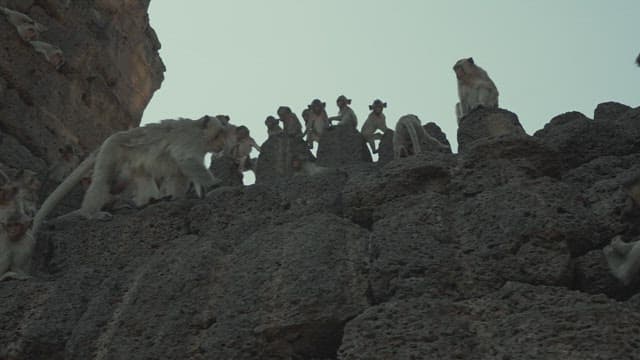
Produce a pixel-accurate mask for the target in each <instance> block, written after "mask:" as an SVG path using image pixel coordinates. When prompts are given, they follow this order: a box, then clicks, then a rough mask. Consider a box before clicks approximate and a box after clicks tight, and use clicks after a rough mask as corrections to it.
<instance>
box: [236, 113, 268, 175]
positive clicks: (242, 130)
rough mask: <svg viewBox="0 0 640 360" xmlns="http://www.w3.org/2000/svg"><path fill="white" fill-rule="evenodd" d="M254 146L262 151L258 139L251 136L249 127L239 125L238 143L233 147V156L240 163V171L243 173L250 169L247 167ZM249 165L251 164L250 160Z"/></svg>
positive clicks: (237, 132)
mask: <svg viewBox="0 0 640 360" xmlns="http://www.w3.org/2000/svg"><path fill="white" fill-rule="evenodd" d="M252 147H253V148H255V149H256V150H258V151H261V150H260V146H258V144H256V141H255V140H254V139H253V138H252V137H251V135H250V133H249V128H247V127H246V126H243V125H241V126H238V127H237V128H236V143H235V144H234V146H233V148H231V157H232V158H233V159H234V161H235V162H236V164H238V171H239V172H240V173H241V174H242V173H243V172H245V171H247V170H250V169H248V168H247V160H249V154H250V153H251V148H252ZM249 166H251V162H250V161H249Z"/></svg>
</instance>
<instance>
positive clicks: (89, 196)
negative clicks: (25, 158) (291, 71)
mask: <svg viewBox="0 0 640 360" xmlns="http://www.w3.org/2000/svg"><path fill="white" fill-rule="evenodd" d="M1 10H2V12H4V13H5V15H6V16H7V17H8V18H9V21H10V22H11V23H12V24H14V26H16V28H17V29H18V33H19V34H20V36H21V37H22V38H23V39H25V40H26V41H33V40H32V39H34V37H35V38H37V34H38V32H39V31H42V28H41V27H39V24H37V23H35V22H34V21H33V20H31V19H30V18H28V17H26V15H24V14H20V13H17V12H14V11H12V10H8V9H4V8H3V9H1ZM37 46H38V45H37V44H36V45H34V47H36V48H37ZM59 55H60V56H61V55H62V53H61V52H60V53H59ZM46 56H49V55H46ZM48 59H49V58H48ZM60 59H62V58H60ZM50 61H51V60H50ZM636 61H637V63H638V65H640V56H638V59H637V60H636ZM54 65H55V64H54ZM453 70H454V72H455V74H456V78H457V83H458V96H459V100H460V101H459V102H458V103H457V104H456V106H455V112H456V116H457V119H458V122H460V121H461V120H462V119H463V118H464V117H465V116H466V115H467V114H469V113H470V112H471V111H473V110H474V109H476V108H478V107H485V108H497V107H498V90H497V88H496V86H495V84H494V83H493V81H492V80H491V79H490V78H489V76H488V74H487V72H486V71H484V70H483V69H482V68H480V67H479V66H477V65H476V64H475V62H474V60H473V58H465V59H461V60H459V61H457V62H456V63H455V65H454V66H453ZM336 103H337V105H338V108H339V112H338V115H337V116H334V117H328V116H327V113H326V110H325V107H326V104H325V103H323V102H321V101H320V100H318V99H314V100H313V101H312V102H311V104H309V105H308V107H307V109H305V110H304V111H303V112H302V117H303V119H304V120H305V124H306V131H305V134H306V142H307V145H308V146H309V147H313V142H319V140H320V138H321V137H322V136H323V135H324V134H325V132H326V130H327V129H329V128H330V124H331V122H333V121H337V122H338V126H349V127H353V128H355V127H357V124H358V121H357V117H356V115H355V113H354V111H353V110H352V109H351V108H350V107H349V105H350V103H351V100H350V99H348V98H347V97H345V96H344V95H341V96H340V97H338V99H337V101H336ZM385 107H386V103H384V102H382V101H381V100H375V101H374V102H373V103H372V104H371V105H370V107H369V108H370V110H371V113H370V115H369V117H368V118H367V120H366V121H365V123H364V124H363V126H362V129H361V133H362V136H363V138H364V139H365V140H366V142H367V143H368V144H369V146H370V147H371V150H372V151H373V152H374V153H375V152H377V151H378V149H377V148H376V146H375V140H380V139H381V138H382V134H380V133H377V131H378V130H380V131H382V132H385V131H387V130H388V128H387V126H386V121H385V115H384V113H383V109H384V108H385ZM277 113H278V116H279V117H280V118H279V119H276V118H274V117H272V116H270V117H267V119H266V120H265V125H266V126H267V131H268V134H269V136H291V137H296V138H302V137H303V133H302V126H301V124H300V121H299V120H298V118H297V116H296V115H295V114H294V113H293V112H292V111H291V109H290V108H289V107H286V106H281V107H280V108H279V109H278V111H277ZM280 122H282V124H283V127H282V128H281V127H280V126H279V123H280ZM425 143H430V144H431V146H432V148H433V146H435V148H436V149H438V148H445V147H446V145H444V144H442V143H440V142H439V141H438V140H437V139H435V138H433V137H432V136H430V135H429V134H427V133H426V131H425V130H424V128H423V127H422V124H421V122H420V120H419V119H418V117H417V116H415V115H405V116H402V117H401V118H400V119H399V120H398V122H397V124H396V127H395V132H394V134H393V152H394V158H396V159H397V158H400V157H405V156H410V155H414V154H417V153H420V152H421V144H425ZM251 148H256V149H257V150H258V151H260V147H259V146H258V145H257V144H256V142H255V140H254V139H253V138H251V136H250V133H249V129H248V128H247V127H245V126H234V125H232V124H231V123H230V118H229V117H228V116H225V115H218V116H208V115H205V116H203V117H202V118H200V119H197V120H191V119H177V120H163V121H162V122H160V123H156V124H148V125H146V126H144V127H138V128H133V129H129V130H126V131H120V132H117V133H114V134H112V135H111V136H109V137H108V138H107V139H106V140H105V141H104V142H103V143H102V145H100V147H99V148H98V149H96V150H95V151H93V152H92V153H91V154H89V155H88V156H87V157H86V158H85V159H84V160H83V161H82V162H80V161H79V157H78V156H77V155H75V153H74V151H73V149H71V148H69V147H65V148H63V149H61V150H60V155H61V159H62V161H61V162H60V163H59V164H56V165H55V166H54V167H52V169H51V171H50V178H55V179H56V180H60V181H62V182H61V183H60V184H59V185H58V187H57V188H56V189H55V190H54V191H53V192H52V193H51V194H49V196H48V197H47V199H46V200H45V201H44V202H43V204H42V206H41V207H40V209H39V210H37V211H36V209H37V203H38V201H37V200H38V199H37V195H36V194H37V191H38V189H39V187H40V183H39V181H38V180H37V178H36V174H35V173H33V172H30V171H20V172H19V173H18V174H17V175H16V176H15V180H10V178H9V177H8V176H7V175H6V174H5V173H4V172H2V171H0V176H2V177H3V178H4V185H2V186H1V187H0V226H1V228H0V281H2V280H5V279H26V278H28V277H29V275H28V273H29V269H30V261H31V256H32V253H33V250H34V247H35V238H36V233H37V231H38V230H39V228H40V227H41V226H42V224H43V222H44V220H45V218H46V217H47V215H48V214H49V213H50V212H51V211H52V210H53V209H54V208H55V206H56V205H57V204H58V203H59V202H60V201H61V200H62V199H63V198H64V197H65V196H66V195H67V194H68V193H69V192H70V191H71V190H72V189H73V188H74V187H75V186H76V185H77V184H78V183H82V182H84V181H87V179H89V180H88V181H87V182H88V187H87V189H86V191H85V194H84V197H83V200H82V205H81V206H80V209H77V210H75V211H72V212H71V213H68V214H66V215H63V216H62V218H66V217H69V216H78V215H79V216H81V217H84V218H87V219H101V220H108V219H110V218H111V217H112V215H111V214H110V213H109V212H107V211H104V208H105V207H107V206H109V205H110V204H113V203H114V202H115V201H124V202H127V203H131V204H132V205H133V206H136V207H141V206H144V205H146V204H149V203H150V202H151V201H153V200H158V199H165V198H168V199H176V198H182V197H185V196H187V194H188V192H189V191H190V189H193V190H194V191H195V193H196V195H197V196H198V197H203V196H204V195H205V194H206V192H207V190H208V189H210V188H212V187H213V186H215V185H217V184H219V183H220V182H221V180H220V179H217V178H215V177H214V176H213V174H212V173H211V171H210V170H209V169H207V167H206V166H205V165H204V161H203V160H204V157H205V155H206V154H207V153H214V154H226V155H228V156H230V157H231V158H233V159H234V160H235V162H236V164H237V165H238V170H239V171H240V172H242V171H245V170H246V168H247V165H248V163H247V162H248V161H249V153H250V151H251ZM79 162H80V163H79ZM78 163H79V165H78ZM76 165H77V166H76ZM69 172H70V174H69ZM67 174H68V176H67ZM65 176H66V178H65ZM63 179H64V180H63ZM604 252H605V255H606V257H607V260H608V263H609V266H610V268H611V270H612V273H613V274H614V275H615V276H616V277H618V278H619V279H620V280H622V281H623V282H625V283H629V282H630V281H631V280H632V279H633V278H634V277H635V276H636V275H637V274H638V272H640V241H639V242H636V243H624V242H622V241H621V240H620V239H619V238H616V239H614V240H613V241H612V242H611V245H609V246H607V247H606V248H605V249H604Z"/></svg>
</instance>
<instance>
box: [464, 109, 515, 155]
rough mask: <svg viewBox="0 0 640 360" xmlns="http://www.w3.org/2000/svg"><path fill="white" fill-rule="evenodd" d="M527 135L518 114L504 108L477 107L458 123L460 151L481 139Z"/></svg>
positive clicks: (465, 149)
mask: <svg viewBox="0 0 640 360" xmlns="http://www.w3.org/2000/svg"><path fill="white" fill-rule="evenodd" d="M505 135H508V136H526V132H525V131H524V129H523V128H522V125H520V121H519V120H518V116H517V115H516V114H514V113H512V112H510V111H508V110H504V109H488V108H477V109H475V110H473V111H472V112H470V113H469V114H467V115H466V116H465V117H463V118H462V120H460V122H459V123H458V153H464V152H466V151H467V149H468V148H469V147H470V146H471V144H472V143H473V142H474V141H476V140H480V139H486V138H491V137H498V136H505Z"/></svg>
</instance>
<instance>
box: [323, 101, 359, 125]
mask: <svg viewBox="0 0 640 360" xmlns="http://www.w3.org/2000/svg"><path fill="white" fill-rule="evenodd" d="M336 104H337V105H338V109H339V110H338V115H337V116H332V117H330V118H329V122H333V121H338V125H341V126H342V125H344V126H351V127H353V128H356V127H357V126H358V117H357V116H356V113H354V112H353V110H352V109H351V108H350V107H349V105H351V99H347V97H346V96H344V95H340V96H338V99H337V100H336Z"/></svg>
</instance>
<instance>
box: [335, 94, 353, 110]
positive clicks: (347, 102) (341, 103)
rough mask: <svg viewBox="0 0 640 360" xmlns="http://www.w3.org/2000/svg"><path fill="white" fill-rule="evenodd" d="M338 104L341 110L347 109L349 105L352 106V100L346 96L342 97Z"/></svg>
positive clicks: (337, 100) (339, 98)
mask: <svg viewBox="0 0 640 360" xmlns="http://www.w3.org/2000/svg"><path fill="white" fill-rule="evenodd" d="M336 104H337V105H338V107H339V108H340V109H342V108H344V107H346V106H347V105H351V99H347V97H346V96H344V95H340V96H338V99H336Z"/></svg>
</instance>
